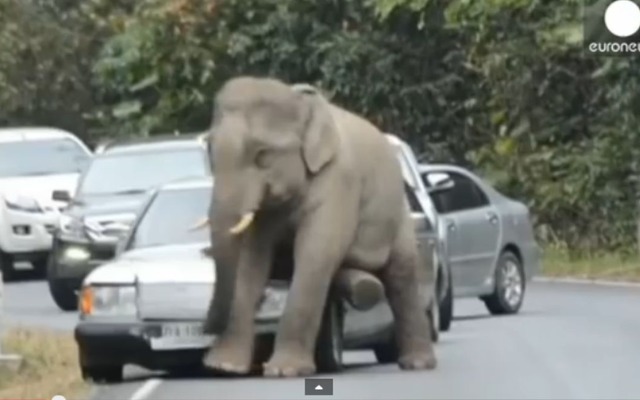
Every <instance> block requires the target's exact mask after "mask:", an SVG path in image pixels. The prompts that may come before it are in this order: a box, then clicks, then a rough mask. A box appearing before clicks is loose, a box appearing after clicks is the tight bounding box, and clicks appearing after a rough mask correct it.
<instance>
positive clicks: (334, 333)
mask: <svg viewBox="0 0 640 400" xmlns="http://www.w3.org/2000/svg"><path fill="white" fill-rule="evenodd" d="M328 299H329V300H328V301H327V306H326V307H325V310H324V314H323V316H322V324H321V326H320V331H319V332H318V340H317V343H316V354H315V358H316V366H317V368H318V372H321V373H327V372H336V371H339V370H341V369H342V352H343V347H344V346H343V339H344V338H343V333H344V332H343V326H344V310H343V308H342V303H341V302H340V300H339V298H338V297H334V296H332V295H330V296H329V297H328Z"/></svg>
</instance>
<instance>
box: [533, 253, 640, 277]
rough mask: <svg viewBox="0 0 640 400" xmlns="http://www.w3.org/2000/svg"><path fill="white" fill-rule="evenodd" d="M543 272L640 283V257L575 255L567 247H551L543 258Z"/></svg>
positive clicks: (610, 254)
mask: <svg viewBox="0 0 640 400" xmlns="http://www.w3.org/2000/svg"><path fill="white" fill-rule="evenodd" d="M542 275H543V276H548V277H562V278H569V277H570V278H581V279H603V280H610V281H631V282H640V259H639V258H638V257H634V256H625V255H622V254H612V253H605V254H593V255H583V256H575V255H572V254H570V253H569V252H568V251H566V250H565V249H561V248H547V249H545V251H544V257H543V260H542Z"/></svg>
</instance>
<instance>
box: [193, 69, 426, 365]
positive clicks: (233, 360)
mask: <svg viewBox="0 0 640 400" xmlns="http://www.w3.org/2000/svg"><path fill="white" fill-rule="evenodd" d="M214 97H215V99H214V107H213V118H212V123H211V127H210V131H209V135H208V147H209V153H210V160H212V163H213V164H214V165H213V166H212V173H213V180H214V182H215V183H214V187H213V192H212V199H211V205H210V210H209V217H208V223H209V224H210V232H211V247H210V254H211V255H212V257H213V259H214V260H215V273H216V281H215V284H214V291H213V295H212V298H211V302H210V304H209V308H208V313H207V317H206V321H205V332H207V333H209V334H214V335H215V336H216V340H215V341H214V342H213V344H212V345H211V346H210V347H209V349H208V350H207V351H206V352H205V355H204V357H203V364H204V366H205V367H207V368H209V369H212V370H216V371H223V372H227V373H234V374H246V373H249V372H250V369H251V365H252V354H253V351H254V348H255V326H254V324H255V321H254V315H255V311H256V308H257V307H258V305H259V302H260V298H261V294H262V292H263V290H264V288H265V286H266V285H267V283H268V281H269V279H273V277H274V276H280V277H283V276H284V277H286V278H287V279H289V282H290V287H289V295H288V298H287V300H286V305H285V308H284V314H283V315H282V317H281V318H280V320H279V322H278V328H277V333H276V335H275V340H274V343H273V352H272V354H271V356H270V358H269V359H268V361H267V362H265V363H264V365H263V374H264V375H265V376H269V377H293V376H306V375H311V374H314V373H315V372H316V370H317V369H316V365H315V361H314V345H315V342H316V339H317V337H318V331H319V327H320V325H321V320H322V316H323V310H324V307H325V304H326V303H327V299H328V298H329V297H330V296H331V294H330V292H331V286H332V278H333V277H334V276H335V275H336V272H337V271H338V270H340V269H343V268H351V269H356V270H361V271H367V272H370V273H371V274H374V275H375V276H376V277H378V278H379V279H380V281H381V282H382V284H383V287H384V294H385V296H386V298H387V301H388V303H389V306H390V309H391V311H392V315H393V320H394V338H395V340H396V341H397V348H398V357H397V363H398V365H399V367H400V368H401V369H403V370H414V369H434V368H436V364H437V360H436V355H435V352H434V346H433V343H432V338H431V336H430V334H429V333H430V332H431V321H430V320H429V319H428V318H427V316H426V314H425V310H424V306H423V305H421V303H420V299H419V288H418V283H417V277H416V274H417V268H418V262H419V261H418V249H417V246H416V237H415V231H414V226H413V223H412V220H411V216H410V211H409V209H408V206H407V204H406V201H405V199H404V181H403V176H402V171H401V167H400V165H399V162H398V160H397V158H396V155H395V153H394V150H393V149H392V147H391V146H390V144H389V143H388V141H387V139H386V138H385V137H384V134H383V133H382V132H381V131H380V130H379V129H378V128H377V127H376V126H374V125H373V124H372V123H370V122H369V121H368V120H366V119H365V118H364V117H361V116H359V115H357V114H355V113H352V112H350V111H348V110H347V109H345V108H342V107H340V106H338V105H337V104H334V103H333V102H331V101H330V100H328V98H327V97H326V96H325V95H323V94H322V93H321V91H320V90H319V89H317V88H316V87H314V86H312V85H309V84H289V83H286V82H284V81H282V80H279V79H276V78H269V77H257V76H238V77H234V78H231V79H229V80H228V81H226V82H225V83H224V84H223V85H222V87H221V88H220V89H219V90H218V92H217V93H216V94H215V96H214ZM286 259H288V260H290V262H289V263H286V262H284V261H282V260H286ZM274 260H276V261H274ZM287 264H288V267H283V266H282V265H287Z"/></svg>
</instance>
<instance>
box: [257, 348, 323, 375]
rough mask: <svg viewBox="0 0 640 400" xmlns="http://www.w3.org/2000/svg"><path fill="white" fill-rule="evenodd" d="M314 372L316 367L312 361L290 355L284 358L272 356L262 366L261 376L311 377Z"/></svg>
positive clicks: (297, 355) (296, 355)
mask: <svg viewBox="0 0 640 400" xmlns="http://www.w3.org/2000/svg"><path fill="white" fill-rule="evenodd" d="M315 372H316V365H315V363H314V362H313V360H312V359H308V357H304V356H301V355H299V354H293V353H292V354H290V355H285V356H278V355H274V357H273V358H272V359H271V360H270V361H269V362H268V363H265V364H264V372H263V375H264V376H267V377H272V378H293V377H297V376H309V375H313V374H315Z"/></svg>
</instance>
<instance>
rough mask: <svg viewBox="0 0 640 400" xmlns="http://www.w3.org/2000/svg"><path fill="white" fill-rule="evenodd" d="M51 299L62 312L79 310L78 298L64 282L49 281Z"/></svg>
mask: <svg viewBox="0 0 640 400" xmlns="http://www.w3.org/2000/svg"><path fill="white" fill-rule="evenodd" d="M47 282H48V284H49V293H51V298H52V299H53V301H54V302H55V303H56V305H57V306H58V308H60V309H61V310H62V311H75V310H77V309H78V296H76V294H75V292H74V291H73V290H72V289H71V288H69V287H68V286H67V285H65V284H63V283H62V282H59V281H56V280H51V279H47Z"/></svg>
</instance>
